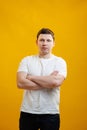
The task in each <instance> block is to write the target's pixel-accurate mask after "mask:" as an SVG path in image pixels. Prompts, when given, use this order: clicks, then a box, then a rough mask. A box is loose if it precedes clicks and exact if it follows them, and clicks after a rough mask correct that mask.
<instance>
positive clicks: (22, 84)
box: [17, 72, 42, 90]
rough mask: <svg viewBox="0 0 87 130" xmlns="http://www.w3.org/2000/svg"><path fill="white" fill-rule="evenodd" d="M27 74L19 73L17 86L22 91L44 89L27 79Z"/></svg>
mask: <svg viewBox="0 0 87 130" xmlns="http://www.w3.org/2000/svg"><path fill="white" fill-rule="evenodd" d="M26 77H27V73H25V72H17V86H18V88H20V89H27V90H40V89H42V87H41V86H39V85H38V84H36V83H34V82H33V81H31V80H29V79H27V78H26Z"/></svg>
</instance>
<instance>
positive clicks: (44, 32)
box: [37, 28, 55, 40]
mask: <svg viewBox="0 0 87 130" xmlns="http://www.w3.org/2000/svg"><path fill="white" fill-rule="evenodd" d="M40 34H50V35H51V36H52V38H53V40H55V37H54V32H53V31H52V30H50V29H49V28H42V29H40V30H39V32H38V33H37V39H38V37H39V35H40Z"/></svg>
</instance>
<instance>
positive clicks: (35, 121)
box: [19, 112, 60, 130]
mask: <svg viewBox="0 0 87 130" xmlns="http://www.w3.org/2000/svg"><path fill="white" fill-rule="evenodd" d="M59 127H60V115H59V114H30V113H25V112H21V113H20V120H19V130H38V129H40V130H59Z"/></svg>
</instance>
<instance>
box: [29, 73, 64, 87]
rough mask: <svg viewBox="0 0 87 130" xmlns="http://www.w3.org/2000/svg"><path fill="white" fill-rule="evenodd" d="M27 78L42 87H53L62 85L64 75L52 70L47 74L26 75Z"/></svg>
mask: <svg viewBox="0 0 87 130" xmlns="http://www.w3.org/2000/svg"><path fill="white" fill-rule="evenodd" d="M27 79H29V80H31V81H33V82H34V83H36V84H39V85H40V86H41V87H43V88H54V87H59V86H61V85H62V83H63V81H64V77H63V76H62V75H59V74H57V75H56V74H55V73H54V72H53V73H52V74H51V75H48V76H27Z"/></svg>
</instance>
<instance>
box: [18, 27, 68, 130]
mask: <svg viewBox="0 0 87 130" xmlns="http://www.w3.org/2000/svg"><path fill="white" fill-rule="evenodd" d="M36 44H37V47H38V55H32V56H27V57H24V58H23V59H22V61H21V63H20V66H19V68H18V72H17V86H18V88H20V89H24V97H23V102H22V106H21V112H20V120H19V129H20V130H38V129H40V130H59V127H60V112H59V102H60V86H61V85H62V83H63V81H64V79H65V78H66V74H67V70H66V69H67V68H66V62H65V61H64V59H62V58H60V57H57V56H55V55H53V54H52V49H53V47H54V45H55V37H54V33H53V32H52V31H51V30H50V29H48V28H42V29H41V30H40V31H39V32H38V34H37V40H36Z"/></svg>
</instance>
